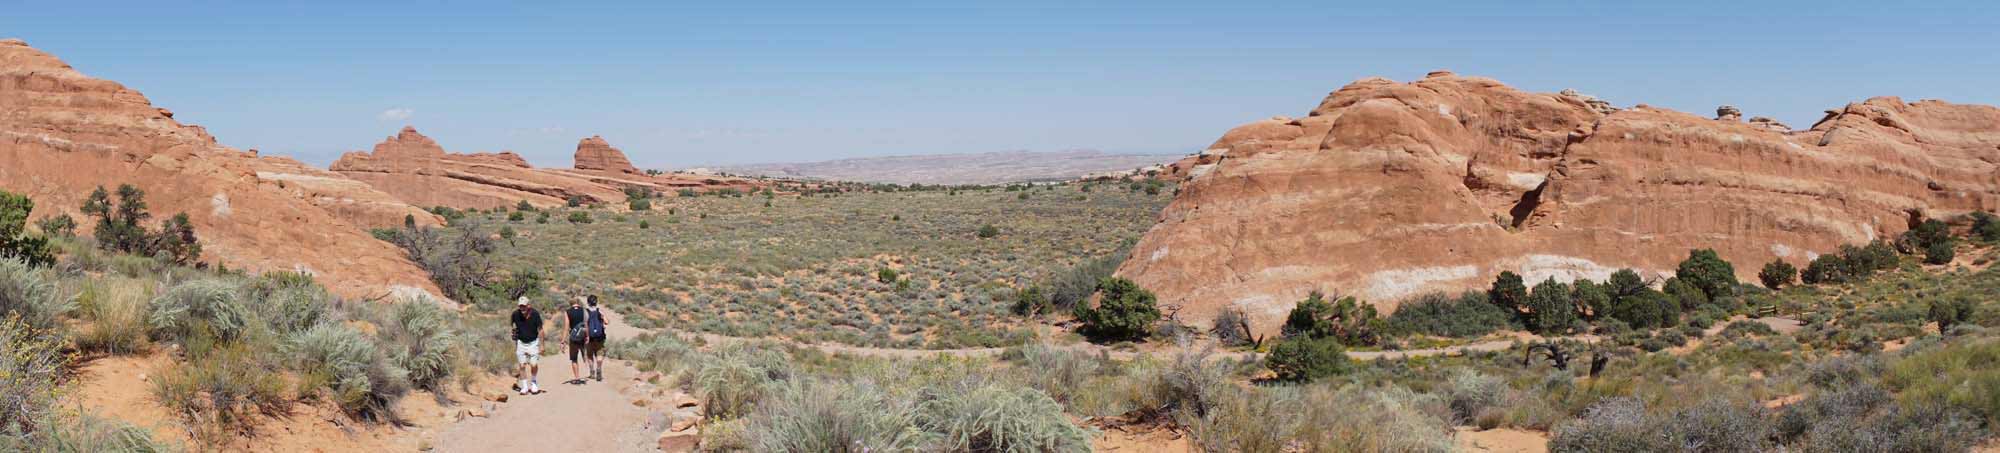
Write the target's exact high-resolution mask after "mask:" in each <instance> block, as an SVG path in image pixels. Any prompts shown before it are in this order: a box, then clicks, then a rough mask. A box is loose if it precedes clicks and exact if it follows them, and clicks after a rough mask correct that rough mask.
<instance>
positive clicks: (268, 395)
mask: <svg viewBox="0 0 2000 453" xmlns="http://www.w3.org/2000/svg"><path fill="white" fill-rule="evenodd" d="M152 383H153V389H152V390H153V397H154V398H156V399H157V400H158V401H159V402H160V404H161V405H163V406H166V407H167V408H168V409H169V410H171V411H173V412H174V413H175V414H176V415H179V416H180V417H181V421H182V422H183V423H184V424H185V425H187V427H188V429H189V431H190V433H191V434H193V437H194V438H195V439H196V440H197V441H199V442H201V443H203V444H209V445H216V444H219V443H221V442H223V441H225V440H226V439H229V438H232V437H237V436H239V435H240V434H242V433H244V432H246V431H247V430H248V429H249V428H250V427H251V426H253V424H254V422H255V420H256V419H257V417H258V416H260V415H275V414H280V413H282V412H283V411H284V410H285V409H286V408H287V407H289V405H290V404H291V402H290V401H289V400H287V399H286V398H285V381H284V378H283V377H282V376H279V375H278V373H276V372H273V371H271V369H270V367H269V366H268V365H267V364H265V363H263V362H262V361H260V360H258V358H257V352H256V351H253V350H252V349H251V348H249V347H246V346H245V345H242V344H236V345H229V346H224V347H221V348H220V349H217V350H215V351H213V352H211V353H209V354H208V355H206V356H204V357H203V358H202V359H200V360H190V361H186V362H182V363H180V364H178V365H173V366H172V367H170V368H168V369H167V370H166V371H164V372H161V373H158V375H157V376H156V377H154V378H153V379H152Z"/></svg>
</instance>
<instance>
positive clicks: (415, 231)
mask: <svg viewBox="0 0 2000 453" xmlns="http://www.w3.org/2000/svg"><path fill="white" fill-rule="evenodd" d="M587 216H588V215H587V214H586V217H587ZM395 239H396V240H394V241H393V242H394V243H395V244H396V246H398V247H402V248H403V251H404V252H405V253H407V254H409V257H410V260H411V261H415V262H416V263H417V266H418V267H422V268H423V269H424V270H425V271H426V272H428V273H430V275H431V281H432V282H435V283H437V285H438V288H439V289H442V290H444V295H445V297H449V298H452V299H456V300H475V301H476V300H478V299H479V298H478V296H479V295H480V294H479V293H478V292H479V289H481V288H483V287H485V286H487V285H488V284H489V283H490V282H489V280H491V279H492V277H493V267H494V266H493V264H492V260H491V259H490V258H488V256H487V254H489V253H492V252H493V249H494V246H493V242H492V240H491V239H489V238H488V237H487V236H486V234H484V233H481V232H479V227H478V225H474V224H472V223H471V222H463V223H459V224H455V225H453V226H451V227H448V228H414V227H412V228H405V229H404V230H403V231H402V232H401V234H399V235H397V237H396V238H395ZM508 300H513V299H508Z"/></svg>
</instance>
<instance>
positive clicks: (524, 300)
mask: <svg viewBox="0 0 2000 453" xmlns="http://www.w3.org/2000/svg"><path fill="white" fill-rule="evenodd" d="M527 304H528V296H521V300H517V301H514V305H527Z"/></svg>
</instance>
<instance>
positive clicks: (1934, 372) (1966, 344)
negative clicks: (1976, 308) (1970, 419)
mask: <svg viewBox="0 0 2000 453" xmlns="http://www.w3.org/2000/svg"><path fill="white" fill-rule="evenodd" d="M1883 383H1884V384H1885V385H1886V386H1887V387H1889V389H1891V390H1895V391H1896V392H1897V394H1896V399H1897V400H1899V401H1901V402H1902V403H1903V404H1904V405H1905V406H1911V407H1924V406H1933V407H1939V408H1947V409H1952V410H1963V411H1966V412H1968V413H1970V414H1972V415H1973V416H1976V417H1979V418H1982V419H1985V420H1986V423H1987V424H1988V425H1989V426H1990V425H1994V424H1995V423H1996V422H2000V340H1996V339H1990V338H1989V339H1980V340H1977V341H1963V342H1952V343H1946V344H1944V345H1942V346H1939V347H1933V348H1928V349H1925V350H1923V351H1918V352H1916V353H1913V354H1910V355H1908V356H1905V357H1904V358H1902V359H1901V360H1897V361H1895V362H1894V363H1892V364H1890V365H1889V367H1888V373H1887V374H1886V375H1885V376H1884V378H1883Z"/></svg>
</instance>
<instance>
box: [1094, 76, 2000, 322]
mask: <svg viewBox="0 0 2000 453" xmlns="http://www.w3.org/2000/svg"><path fill="white" fill-rule="evenodd" d="M1729 110H1734V109H1733V108H1732V109H1729ZM1727 113H1734V115H1729V114H1727ZM1740 115H1741V112H1726V113H1725V114H1724V115H1723V116H1724V117H1723V118H1719V119H1710V118H1704V117H1697V116H1694V115H1689V114H1685V113H1680V112H1674V111H1669V110H1664V109H1658V108H1651V107H1647V106H1644V105H1640V106H1636V107H1633V108H1630V109H1623V110H1619V109H1615V108H1611V107H1610V105H1609V103H1606V102H1603V101H1597V100H1595V98H1590V97H1588V96H1583V95H1578V94H1575V93H1574V92H1568V91H1566V92H1565V93H1562V94H1541V93H1527V92H1522V91H1519V90H1515V89H1513V88H1510V87H1508V86H1506V85H1503V84H1501V83H1499V82H1496V81H1493V80H1490V79H1485V78H1477V77H1460V76H1456V75H1453V74H1450V73H1445V72H1440V73H1433V74H1432V75H1431V76H1429V77H1426V78H1424V79H1422V80H1418V81H1415V82H1411V83H1397V82H1393V81H1389V80H1385V79H1379V78H1376V79H1366V80H1361V81H1357V82H1355V83H1353V84H1351V85H1348V86H1346V87H1344V88H1341V89H1340V90H1339V91H1335V92H1333V93H1332V94H1331V95H1329V96H1327V97H1326V99H1325V100H1324V101H1322V102H1321V103H1320V104H1319V106H1318V107H1316V108H1314V109H1313V110H1312V111H1311V112H1310V113H1309V114H1308V115H1307V116H1306V117H1304V118H1299V119H1291V118H1285V117H1277V118H1272V119H1268V120H1263V121H1257V122H1253V123H1250V124H1247V125H1243V126H1240V127H1237V128H1235V129H1232V130H1230V131H1229V132H1228V133H1226V134H1224V135H1223V136H1222V138H1221V139H1219V140H1217V141H1216V142H1215V144H1214V145H1212V146H1210V147H1209V148H1210V149H1209V150H1207V151H1205V152H1203V153H1201V154H1200V155H1197V156H1191V157H1189V158H1187V159H1183V160H1182V161H1181V162H1177V163H1176V164H1175V165H1173V166H1172V168H1173V169H1174V174H1176V175H1179V176H1180V177H1182V178H1183V185H1182V187H1181V189H1180V193H1179V195H1178V196H1176V198H1175V200H1174V201H1173V202H1172V203H1171V204H1170V205H1169V206H1168V207H1167V208H1166V209H1165V210H1164V211H1163V212H1162V214H1161V217H1160V221H1159V224H1158V225H1156V226H1155V227H1154V228H1153V229H1152V230H1151V231H1149V232H1148V233H1147V234H1146V235H1145V237H1144V238H1143V239H1142V240H1141V241H1140V243H1139V244H1138V245H1137V246H1136V248H1135V250H1134V252H1133V255H1132V257H1131V259H1130V260H1129V261H1127V262H1126V263H1125V264H1124V266H1123V267H1121V268H1120V269H1119V274H1120V275H1122V276H1126V277H1129V278H1132V279H1133V280H1135V281H1137V282H1138V283H1140V284H1141V285H1143V286H1145V287H1147V288H1150V289H1152V290H1154V291H1156V292H1158V294H1159V296H1160V297H1161V301H1162V303H1165V304H1178V305H1181V306H1182V307H1183V309H1184V310H1185V311H1184V312H1183V313H1187V314H1191V315H1193V317H1194V318H1196V320H1197V321H1201V320H1205V319H1206V318H1207V317H1209V316H1212V314H1213V313H1214V312H1215V310H1216V309H1217V308H1219V307H1222V306H1224V305H1228V304H1240V305H1242V306H1244V307H1246V308H1247V309H1248V310H1247V311H1248V312H1250V313H1251V314H1253V316H1257V317H1260V318H1261V320H1262V321H1263V323H1264V324H1271V323H1273V322H1277V320H1278V319H1280V317H1282V316H1283V314H1284V313H1285V312H1286V311H1287V310H1289V309H1290V308H1291V307H1292V305H1293V304H1294V302H1296V301H1297V300H1299V299H1302V298H1303V297H1304V296H1305V295H1306V294H1307V293H1308V292H1309V291H1313V290H1322V291H1329V292H1341V293H1347V294H1358V295H1361V296H1363V297H1364V298H1367V299H1370V300H1373V301H1375V302H1376V303H1377V304H1379V305H1384V308H1391V307H1393V305H1394V303H1395V302H1396V301H1397V300H1398V299H1400V298H1403V297H1405V296H1409V295H1412V294H1415V293H1418V292H1421V291H1427V290H1459V289H1469V288H1483V287H1485V286H1486V285H1487V284H1488V283H1489V282H1491V281H1492V278H1493V276H1494V275H1495V274H1498V273H1499V272H1500V271H1503V270H1512V271H1515V272H1517V273H1520V274H1522V275H1523V276H1525V277H1526V278H1527V279H1529V280H1530V284H1532V283H1533V281H1539V280H1541V279H1544V278H1550V277H1555V278H1557V279H1558V280H1569V279H1573V278H1577V277H1589V278H1594V279H1602V278H1605V277H1606V276H1607V275H1608V274H1609V273H1610V272H1611V271H1613V270H1615V269H1617V268H1621V267H1631V268H1635V269H1639V270H1641V271H1642V273H1651V274H1652V275H1659V274H1660V273H1663V272H1670V271H1671V269H1672V268H1673V266H1674V264H1675V263H1677V262H1678V261H1679V260H1680V259H1682V258H1684V257H1686V255H1687V251H1688V250H1689V249H1692V248H1714V249H1716V250H1717V251H1718V252H1720V253H1721V254H1722V256H1723V257H1724V258H1726V259H1729V260H1731V261H1734V262H1735V263H1736V270H1737V271H1738V272H1739V273H1740V274H1741V275H1740V276H1739V277H1742V278H1745V279H1753V278H1754V274H1755V273H1756V271H1757V269H1758V268H1759V267H1760V266H1761V265H1762V264H1763V263H1765V262H1769V261H1771V260H1772V259H1785V260H1788V261H1791V262H1792V263H1793V264H1795V265H1798V266H1800V267H1804V265H1805V262H1806V261H1807V260H1810V259H1811V258H1812V257H1814V256H1817V254H1819V253H1827V252H1830V251H1833V250H1835V249H1836V247H1838V246H1839V245H1841V244H1846V243H1860V242H1866V241H1869V240H1871V239H1874V238H1878V237H1889V236H1891V235H1895V234H1898V233H1900V232H1901V231H1903V230H1905V229H1907V228H1909V226H1910V225H1911V222H1913V220H1914V219H1916V218H1918V217H1922V216H1939V217H1942V216H1951V215H1956V214H1962V213H1965V212H1968V211H1970V210H1992V209H1994V208H1995V207H1996V200H2000V108H1994V107H1990V106H1977V105H1955V104H1949V103H1945V102H1938V101H1920V102H1915V103H1907V102H1904V101H1902V100H1900V99H1896V98H1874V99H1869V100H1867V101H1864V102H1858V103H1854V104H1850V105H1848V106H1846V107H1845V108H1842V109H1838V110H1833V111H1829V112H1828V114H1827V117H1826V118H1825V119H1823V120H1821V121H1820V122H1819V123H1818V124H1815V125H1814V126H1813V127H1811V128H1810V129H1808V130H1802V131H1788V130H1785V128H1784V126H1783V125H1781V124H1778V123H1776V122H1775V121H1769V120H1764V121H1752V122H1750V123H1744V122H1739V121H1737V120H1736V119H1735V118H1736V117H1740Z"/></svg>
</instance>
